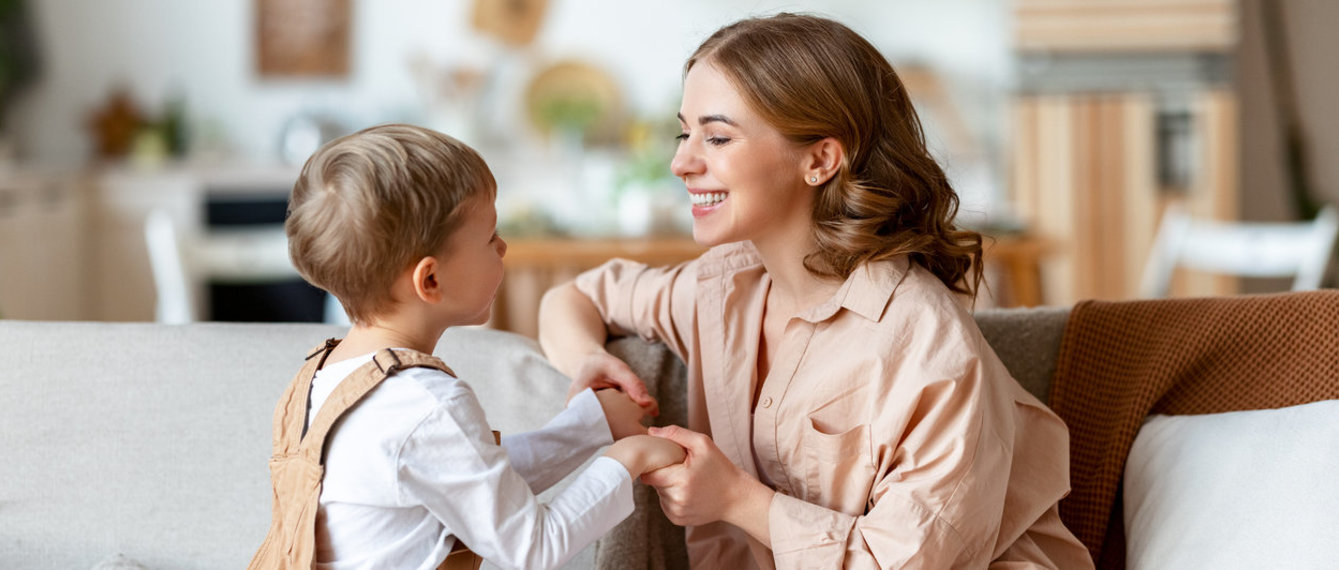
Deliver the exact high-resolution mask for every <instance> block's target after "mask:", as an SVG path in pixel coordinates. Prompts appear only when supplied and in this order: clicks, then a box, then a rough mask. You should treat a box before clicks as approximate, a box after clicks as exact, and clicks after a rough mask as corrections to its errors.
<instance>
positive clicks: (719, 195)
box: [688, 189, 730, 218]
mask: <svg viewBox="0 0 1339 570" xmlns="http://www.w3.org/2000/svg"><path fill="white" fill-rule="evenodd" d="M729 196H730V193H729V192H725V191H706V190H691V189H690V190H689V191H688V200H689V201H691V202H692V203H693V217H695V218H700V217H702V216H705V215H707V214H710V213H712V212H714V211H716V210H717V209H719V208H720V207H721V204H722V203H724V202H725V200H726V199H727V198H728V197H729Z"/></svg>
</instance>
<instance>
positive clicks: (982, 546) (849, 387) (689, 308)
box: [577, 243, 1093, 569]
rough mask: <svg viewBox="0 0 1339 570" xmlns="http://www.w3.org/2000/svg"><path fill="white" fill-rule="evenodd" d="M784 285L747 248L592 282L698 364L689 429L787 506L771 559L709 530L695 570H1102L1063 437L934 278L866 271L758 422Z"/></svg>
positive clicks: (612, 303)
mask: <svg viewBox="0 0 1339 570" xmlns="http://www.w3.org/2000/svg"><path fill="white" fill-rule="evenodd" d="M770 283H771V281H770V278H769V277H768V275H767V273H766V271H765V270H764V268H763V266H762V263H761V261H760V260H759V258H758V256H757V253H756V251H755V250H754V249H753V247H752V246H751V245H749V244H747V243H743V244H732V245H726V246H721V247H717V248H714V249H712V250H711V251H708V252H707V253H705V254H703V255H702V257H700V258H698V259H696V260H693V261H691V262H688V263H685V264H682V265H678V266H675V267H667V268H650V267H647V266H644V265H641V264H638V263H633V262H629V261H625V260H614V261H611V262H609V263H607V264H605V265H603V266H601V267H599V268H596V269H594V270H591V271H589V272H586V273H584V274H582V275H581V276H580V277H579V278H578V279H577V287H578V288H579V289H580V290H581V291H582V292H583V293H585V294H586V295H587V296H588V297H590V298H591V300H592V301H593V302H594V303H595V305H596V307H597V308H598V309H599V311H600V312H601V314H602V316H603V318H604V320H605V322H606V323H609V324H610V327H611V329H612V330H613V331H615V332H616V333H618V332H622V333H635V334H637V335H639V336H641V337H643V338H647V339H656V340H660V341H663V342H665V343H666V344H667V345H669V347H670V348H671V349H672V350H673V351H674V352H675V353H676V354H677V355H678V356H679V357H680V358H682V359H683V360H684V362H685V363H687V367H688V426H687V427H688V428H690V429H693V430H696V431H699V432H703V433H706V434H708V435H710V436H711V437H712V439H713V440H714V441H715V442H716V445H717V446H718V447H720V449H721V451H722V452H724V453H725V455H726V456H727V457H729V458H730V460H731V461H733V462H734V463H735V464H736V465H738V466H740V467H741V468H743V469H744V470H745V471H747V472H749V473H750V474H752V475H754V476H756V477H758V478H759V480H761V481H763V482H764V483H766V484H768V485H769V486H771V487H772V488H774V489H775V490H776V491H777V495H776V497H775V499H774V500H773V501H772V505H771V510H770V513H769V517H770V520H769V524H770V525H771V533H772V534H771V542H772V549H770V550H769V549H768V548H767V547H765V546H763V545H762V544H761V543H759V542H758V541H756V540H753V539H752V538H750V537H749V536H748V535H747V534H745V533H744V532H743V531H742V530H740V529H738V528H736V527H734V526H732V525H729V524H726V523H721V522H717V523H713V524H710V525H704V526H700V527H694V528H690V529H689V530H688V549H689V557H690V559H691V561H692V564H693V567H695V568H731V569H734V568H750V567H758V568H772V567H777V568H843V567H844V568H984V567H991V568H1030V567H1043V568H1064V569H1071V568H1092V567H1093V563H1092V561H1091V560H1090V558H1089V555H1088V551H1087V550H1086V549H1085V548H1084V547H1083V545H1082V544H1081V543H1080V542H1079V541H1078V540H1077V539H1075V538H1074V536H1073V534H1071V533H1070V532H1069V531H1068V530H1067V529H1066V528H1065V527H1064V526H1063V525H1062V524H1061V522H1060V518H1059V513H1058V510H1057V502H1058V501H1059V500H1060V498H1061V497H1063V496H1064V495H1065V494H1066V493H1068V492H1069V462H1068V449H1069V447H1068V445H1069V444H1068V433H1067V431H1066V429H1065V426H1064V424H1063V423H1062V422H1061V421H1060V419H1059V418H1058V417H1056V416H1055V414H1053V413H1052V412H1051V411H1050V410H1049V409H1047V408H1046V407H1045V406H1044V405H1042V403H1041V402H1039V401H1038V400H1037V399H1036V398H1034V397H1032V396H1031V395H1030V394H1028V393H1027V391H1026V390H1024V389H1023V388H1022V387H1021V386H1020V385H1019V384H1018V383H1017V382H1016V381H1014V380H1013V378H1012V377H1011V376H1010V375H1009V372H1008V370H1006V369H1005V368H1004V365H1003V364H1001V363H1000V360H999V358H997V357H996V356H995V353H994V352H993V351H992V350H991V348H990V347H989V346H988V345H987V344H986V341H985V340H984V339H983V338H982V336H981V333H980V331H979V330H978V329H977V327H976V324H975V322H974V321H973V320H972V317H971V315H970V314H969V313H968V312H967V311H966V310H965V309H963V308H962V307H961V306H960V304H959V303H958V301H957V299H956V298H955V296H954V294H953V293H952V292H951V291H949V289H948V288H947V287H945V286H944V285H943V284H942V283H941V282H940V281H939V280H938V279H937V278H935V277H934V276H933V275H932V274H930V273H929V272H928V271H926V270H925V269H923V268H921V267H920V266H918V265H912V264H910V263H909V262H908V260H907V259H906V258H905V257H901V258H896V259H893V260H890V261H883V262H876V263H871V264H868V265H865V266H862V267H860V268H858V269H857V270H856V271H855V272H853V273H852V274H851V276H850V277H849V278H848V279H847V280H846V281H845V283H843V284H842V286H841V288H840V289H839V290H838V291H837V292H836V294H834V295H833V296H832V298H831V299H830V300H828V301H827V302H825V303H823V304H821V305H819V306H816V307H814V308H812V309H811V310H809V311H808V312H806V313H804V314H801V315H799V316H797V317H795V318H792V319H791V320H790V322H789V323H787V324H786V327H785V332H784V335H783V338H782V339H781V342H780V345H779V346H778V348H777V351H776V356H775V362H774V363H773V364H772V367H771V369H770V371H769V372H768V375H767V378H766V379H765V381H764V382H763V385H762V389H761V392H760V393H759V395H758V400H757V406H756V408H753V409H750V405H751V395H752V394H753V392H754V387H755V385H756V383H757V382H758V381H759V379H758V378H757V357H758V354H757V353H758V345H759V334H760V333H761V328H762V316H763V306H764V301H765V300H766V296H767V291H768V288H769V286H770Z"/></svg>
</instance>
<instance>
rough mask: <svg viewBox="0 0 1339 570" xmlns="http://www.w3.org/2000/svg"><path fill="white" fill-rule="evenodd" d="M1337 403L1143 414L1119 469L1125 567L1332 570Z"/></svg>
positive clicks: (1338, 533) (1338, 559) (1337, 542)
mask: <svg viewBox="0 0 1339 570" xmlns="http://www.w3.org/2000/svg"><path fill="white" fill-rule="evenodd" d="M1336 481H1339V400H1330V401H1324V402H1315V403H1311V404H1306V405H1301V406H1294V407H1290V408H1280V409H1275V410H1252V411H1244V412H1232V413H1224V414H1208V415H1199V416H1158V415H1155V416H1150V417H1149V418H1148V419H1147V420H1146V421H1145V422H1144V425H1143V427H1142V428H1140V430H1139V434H1138V436H1137V437H1136V438H1135V441H1134V445H1133V446H1132V447H1131V449H1130V455H1129V459H1128V461H1127V463H1126V466H1125V503H1124V507H1125V529H1126V550H1127V567H1128V568H1131V569H1132V570H1133V569H1141V568H1143V569H1151V568H1299V569H1300V568H1339V484H1337V483H1336Z"/></svg>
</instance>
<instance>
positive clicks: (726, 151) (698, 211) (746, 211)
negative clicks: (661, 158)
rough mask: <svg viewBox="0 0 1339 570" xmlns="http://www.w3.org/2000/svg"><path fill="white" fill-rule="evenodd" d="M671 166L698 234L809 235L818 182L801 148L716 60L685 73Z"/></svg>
mask: <svg viewBox="0 0 1339 570" xmlns="http://www.w3.org/2000/svg"><path fill="white" fill-rule="evenodd" d="M679 127H680V128H681V129H682V133H681V134H680V135H679V148H678V151H676V152H675V153H674V160H673V162H671V163H670V170H672V171H673V172H674V175H675V176H678V177H679V178H682V179H683V181H684V185H685V186H687V187H688V193H689V197H690V198H691V199H692V203H693V239H694V240H696V241H697V243H699V244H702V245H707V246H715V245H720V244H723V243H730V242H736V241H742V240H752V241H753V242H754V243H755V244H757V245H758V246H759V247H765V246H766V245H765V244H766V243H767V242H769V241H776V240H777V239H783V240H787V241H793V240H795V239H796V238H797V236H804V237H807V236H808V235H809V231H808V230H809V224H810V216H811V212H812V210H813V200H814V193H815V190H814V188H812V187H810V186H809V185H807V184H805V181H804V175H805V171H804V169H803V166H802V157H803V153H802V151H801V149H800V148H799V147H798V146H797V145H795V144H794V143H791V142H790V141H788V140H786V138H785V137H784V136H782V134H781V132H780V131H778V130H776V129H775V128H773V127H772V126H771V125H769V124H767V123H766V122H765V121H763V120H762V118H761V117H759V116H758V115H757V114H755V113H754V112H753V111H752V110H751V109H750V108H749V106H748V105H747V104H746V103H745V102H744V98H743V97H742V96H741V95H740V93H739V91H738V90H736V89H735V86H734V84H732V83H731V82H730V80H729V79H727V78H726V77H725V75H723V74H721V73H720V72H719V71H718V70H717V69H716V68H715V67H714V66H713V65H712V64H711V62H710V61H702V62H699V63H697V64H696V65H694V66H693V68H692V69H691V70H689V71H688V75H687V76H686V77H685V78H684V84H683V104H682V106H681V107H680V108H679Z"/></svg>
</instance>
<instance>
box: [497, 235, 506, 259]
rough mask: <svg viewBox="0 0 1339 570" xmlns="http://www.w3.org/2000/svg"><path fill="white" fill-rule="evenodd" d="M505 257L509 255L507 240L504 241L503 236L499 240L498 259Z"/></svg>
mask: <svg viewBox="0 0 1339 570" xmlns="http://www.w3.org/2000/svg"><path fill="white" fill-rule="evenodd" d="M505 255H507V240H504V239H502V237H501V236H498V238H497V256H498V257H503V256H505Z"/></svg>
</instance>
